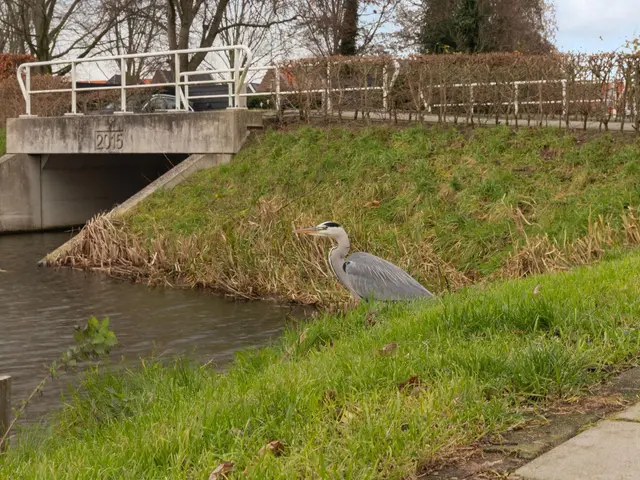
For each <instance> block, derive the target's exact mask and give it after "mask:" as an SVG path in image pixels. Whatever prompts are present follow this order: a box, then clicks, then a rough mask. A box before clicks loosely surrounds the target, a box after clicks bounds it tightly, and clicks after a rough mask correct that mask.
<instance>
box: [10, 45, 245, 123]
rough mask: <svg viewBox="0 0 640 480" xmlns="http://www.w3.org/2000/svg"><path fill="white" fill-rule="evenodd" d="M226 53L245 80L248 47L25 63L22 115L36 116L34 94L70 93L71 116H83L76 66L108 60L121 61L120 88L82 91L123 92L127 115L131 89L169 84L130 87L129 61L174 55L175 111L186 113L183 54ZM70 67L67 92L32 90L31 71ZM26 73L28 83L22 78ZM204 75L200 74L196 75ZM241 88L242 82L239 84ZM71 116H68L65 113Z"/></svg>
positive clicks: (236, 90)
mask: <svg viewBox="0 0 640 480" xmlns="http://www.w3.org/2000/svg"><path fill="white" fill-rule="evenodd" d="M223 51H233V52H234V56H235V58H236V65H237V66H236V68H235V73H236V75H235V78H236V79H237V81H238V82H241V81H243V79H244V78H245V77H246V69H247V68H248V67H249V65H251V62H252V61H253V52H252V51H251V49H249V47H247V46H245V45H229V46H222V47H202V48H187V49H182V50H166V51H162V52H145V53H127V54H122V55H110V56H102V57H89V58H76V59H72V60H48V61H41V62H27V63H22V64H20V66H18V69H17V72H16V76H17V77H18V84H19V85H20V90H21V91H22V96H23V97H24V100H25V107H26V115H21V116H29V117H30V116H34V115H32V114H31V95H34V94H40V93H66V92H71V113H70V115H82V114H78V113H77V105H76V94H77V91H78V88H77V86H76V84H77V79H76V66H77V65H79V64H82V63H90V62H105V61H118V60H120V85H119V86H113V87H87V88H83V89H82V91H94V90H105V89H108V90H117V89H119V90H120V92H121V93H120V109H121V110H120V111H119V112H116V113H126V110H127V97H126V90H127V89H132V88H151V87H157V86H166V85H169V83H160V84H136V85H127V74H128V69H127V62H126V60H128V59H132V58H148V57H163V56H171V55H173V57H174V64H175V76H174V82H173V84H174V85H175V88H176V99H177V101H176V106H175V110H176V111H179V110H182V109H183V108H184V109H185V110H187V104H184V105H183V101H182V100H183V99H184V96H183V94H182V92H181V88H180V87H181V86H183V82H181V78H182V77H181V72H180V61H179V60H180V55H182V54H190V53H202V52H206V53H210V52H223ZM235 53H244V55H245V58H244V60H243V62H240V61H239V59H240V55H235ZM241 63H243V64H244V65H245V67H243V68H241V67H240V64H241ZM69 64H70V65H71V88H65V89H55V90H36V91H32V90H31V69H32V68H36V67H42V66H52V65H69ZM23 72H24V76H25V79H26V84H25V81H24V80H23V78H22V75H23ZM194 73H201V72H197V71H196V72H194ZM237 85H238V83H237V82H236V85H235V88H234V92H233V95H234V97H235V105H236V106H238V105H239V100H240V96H239V93H240V92H239V88H237ZM240 85H241V83H240ZM66 115H69V114H66Z"/></svg>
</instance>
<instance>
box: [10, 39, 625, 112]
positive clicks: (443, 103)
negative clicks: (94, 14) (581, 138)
mask: <svg viewBox="0 0 640 480" xmlns="http://www.w3.org/2000/svg"><path fill="white" fill-rule="evenodd" d="M223 51H228V52H232V53H233V58H234V59H235V61H234V66H233V67H232V68H219V69H209V70H193V71H180V61H179V60H180V55H188V54H192V53H199V52H205V53H209V52H223ZM167 56H168V57H172V58H173V64H174V65H173V72H174V78H173V81H172V82H167V83H148V84H145V83H131V84H127V77H128V73H129V72H128V60H130V59H139V58H149V57H167ZM252 60H253V55H252V52H251V50H250V49H249V48H248V47H246V46H245V45H230V46H220V47H209V48H192V49H183V50H167V51H161V52H147V53H139V54H124V55H113V56H102V57H91V58H77V59H71V60H53V61H46V62H32V63H24V64H21V65H20V66H19V67H18V71H17V77H18V82H19V85H20V89H21V91H22V95H23V97H24V99H25V106H26V114H25V115H21V116H27V117H29V116H34V115H32V112H31V98H32V96H33V95H37V94H47V93H69V92H70V93H71V112H69V113H65V115H82V114H81V113H78V112H77V101H76V100H77V93H78V92H79V91H82V92H87V91H103V90H119V91H120V107H119V108H120V110H117V111H114V113H116V114H123V113H130V112H127V95H126V92H127V90H131V89H141V88H158V87H166V86H168V85H173V86H175V93H176V102H175V107H174V108H175V111H189V104H190V101H191V100H200V99H220V98H227V99H228V104H227V107H228V108H245V105H246V99H247V98H249V97H265V96H272V97H274V100H275V109H276V110H277V111H280V110H281V106H282V99H283V98H284V97H287V96H291V95H301V94H302V95H309V94H320V95H321V96H322V109H323V110H324V111H325V112H333V108H332V94H333V93H345V92H359V91H365V90H378V91H381V92H382V99H381V102H380V109H381V110H383V111H385V112H386V111H388V109H389V98H390V94H391V93H392V89H393V87H394V84H395V82H396V80H397V78H398V75H399V73H400V69H401V64H400V62H399V61H398V59H393V60H392V61H393V67H391V65H384V66H382V78H381V81H380V80H379V81H378V82H376V83H377V84H373V85H368V84H367V85H363V86H349V87H337V88H336V87H334V86H333V85H332V69H333V68H334V67H335V65H338V62H333V61H330V62H328V63H327V64H326V71H324V67H323V68H321V70H322V71H319V72H318V76H317V81H314V82H313V83H312V84H311V85H310V88H306V89H299V88H296V87H294V86H293V85H288V86H286V87H285V88H284V89H283V88H282V85H281V74H280V73H281V72H286V71H287V68H286V67H283V66H281V65H277V64H276V65H269V66H251V62H252ZM107 61H109V62H119V65H120V68H119V71H120V85H113V86H109V85H107V86H95V87H91V86H90V87H82V88H81V89H78V87H77V66H78V65H81V64H87V63H92V62H93V63H96V62H107ZM348 61H349V60H347V62H348ZM51 65H68V66H70V74H71V86H70V87H69V88H60V89H50V90H32V88H31V70H32V69H34V68H38V67H41V66H51ZM318 65H320V63H318V62H317V61H316V62H314V61H313V60H312V61H311V62H310V66H311V67H313V66H318ZM390 70H392V73H390ZM268 71H274V73H275V75H274V84H272V86H271V89H266V90H262V91H259V92H247V91H246V84H245V80H246V78H247V75H248V74H249V73H252V72H253V73H256V72H268ZM196 75H198V76H203V75H204V76H205V78H206V79H202V78H198V79H194V77H195V76H196ZM23 77H24V78H23ZM583 82H587V83H591V81H590V80H586V79H585V80H580V81H579V83H583ZM593 83H595V84H597V83H598V82H593ZM507 84H508V85H511V87H512V88H513V98H503V99H487V100H484V101H482V100H481V101H476V100H475V98H474V95H475V94H476V89H478V90H479V89H480V88H485V87H498V88H500V87H504V86H505V85H507ZM543 84H556V85H558V84H559V85H561V91H562V93H561V95H560V92H559V91H557V92H556V93H555V94H551V95H549V94H546V95H545V98H544V99H543V97H542V93H541V94H540V98H539V99H536V100H528V99H525V98H522V97H521V93H520V89H521V87H523V86H528V85H540V86H542V85H543ZM201 85H227V86H228V91H227V92H226V93H224V94H204V95H203V94H197V95H194V94H193V90H192V89H191V87H193V86H201ZM568 85H569V81H568V80H567V79H557V80H522V81H515V82H507V83H500V82H486V83H466V84H465V83H459V84H453V85H446V86H445V85H433V86H431V87H429V88H430V91H431V92H434V91H435V92H439V94H438V96H439V98H438V99H437V100H436V101H435V102H434V101H431V99H429V100H427V99H425V97H424V92H422V91H419V102H420V103H422V105H423V107H424V110H425V111H427V112H429V113H431V112H432V110H433V109H434V108H435V109H442V108H444V109H447V108H449V107H466V108H468V109H470V110H471V114H472V115H473V114H475V111H476V108H479V107H482V106H497V105H502V106H508V105H512V106H513V114H515V115H516V116H518V115H519V113H520V111H521V109H522V107H524V106H525V105H540V106H541V107H542V105H550V104H556V105H562V115H563V116H564V115H566V114H567V111H568V109H569V107H570V105H571V104H574V103H580V104H585V103H600V104H602V105H603V106H606V107H607V108H609V109H611V110H612V111H613V112H614V114H615V113H616V112H615V108H616V105H617V103H618V101H617V99H618V96H619V92H618V91H617V90H615V89H614V88H611V87H610V86H609V87H606V92H603V93H602V94H600V95H597V96H595V97H594V98H586V99H578V100H575V99H570V98H568V95H567V88H568ZM445 88H446V89H451V88H461V89H468V99H469V100H468V101H466V100H465V101H463V102H456V100H455V99H454V98H451V97H450V96H449V95H447V94H445V95H444V98H443V97H442V93H443V92H442V91H441V90H442V89H445ZM541 88H542V87H541ZM624 88H626V86H623V92H624ZM611 91H613V92H614V93H613V94H611V93H610V92H611ZM541 92H542V91H541ZM479 96H480V95H479ZM447 97H449V98H447ZM448 100H449V101H448ZM416 106H417V105H416Z"/></svg>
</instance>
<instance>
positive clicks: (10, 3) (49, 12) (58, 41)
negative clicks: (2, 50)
mask: <svg viewBox="0 0 640 480" xmlns="http://www.w3.org/2000/svg"><path fill="white" fill-rule="evenodd" d="M3 3H4V7H5V8H6V9H7V12H9V15H8V17H6V18H3V19H1V20H0V21H1V22H2V24H3V25H4V26H5V27H8V28H10V29H11V32H12V35H15V37H16V38H17V39H19V41H20V42H23V43H24V44H25V45H26V47H27V48H26V50H27V52H28V53H30V54H32V55H33V56H35V57H36V58H37V59H38V60H39V61H47V60H55V59H58V58H63V57H65V56H67V55H69V54H73V55H74V56H76V57H78V58H83V57H86V56H88V55H89V54H90V53H91V52H92V51H93V50H94V49H95V48H96V47H97V46H98V44H99V43H100V41H101V40H102V39H103V37H104V36H105V35H106V34H107V32H109V30H111V28H112V27H113V25H114V23H115V19H116V13H117V9H116V8H113V2H112V0H3ZM69 69H70V67H63V68H62V69H60V70H58V71H56V72H55V73H58V74H64V73H67V72H68V71H69ZM41 70H42V73H52V69H51V67H44V68H42V69H41Z"/></svg>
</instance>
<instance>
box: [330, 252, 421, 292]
mask: <svg viewBox="0 0 640 480" xmlns="http://www.w3.org/2000/svg"><path fill="white" fill-rule="evenodd" d="M334 268H335V267H334ZM343 270H344V271H345V273H346V274H347V278H348V280H349V283H350V284H351V288H352V289H353V290H354V291H355V292H356V293H357V294H358V296H359V297H360V298H367V299H368V298H375V299H376V300H406V299H410V298H414V297H430V296H432V294H431V292H429V290H427V289H426V288H424V287H423V286H422V285H420V283H418V282H417V281H416V280H415V279H414V278H413V277H412V276H411V275H409V274H408V273H407V272H405V271H404V270H402V269H401V268H400V267H398V266H396V265H394V264H393V263H391V262H388V261H386V260H385V259H383V258H380V257H377V256H375V255H372V254H370V253H367V252H354V253H352V254H351V255H349V257H347V258H346V259H345V262H344V265H343Z"/></svg>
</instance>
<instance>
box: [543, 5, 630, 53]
mask: <svg viewBox="0 0 640 480" xmlns="http://www.w3.org/2000/svg"><path fill="white" fill-rule="evenodd" d="M554 3H555V9H556V23H557V31H556V35H555V44H556V46H557V48H558V49H559V50H560V51H569V50H571V51H580V52H589V53H592V52H599V51H613V50H616V49H619V48H620V47H622V46H624V43H625V41H626V40H630V39H631V38H633V37H634V36H640V0H555V1H554Z"/></svg>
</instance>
